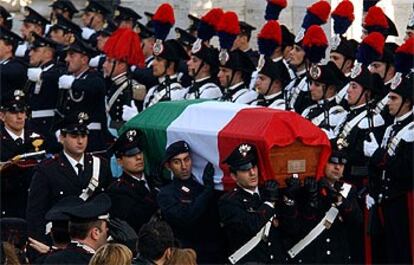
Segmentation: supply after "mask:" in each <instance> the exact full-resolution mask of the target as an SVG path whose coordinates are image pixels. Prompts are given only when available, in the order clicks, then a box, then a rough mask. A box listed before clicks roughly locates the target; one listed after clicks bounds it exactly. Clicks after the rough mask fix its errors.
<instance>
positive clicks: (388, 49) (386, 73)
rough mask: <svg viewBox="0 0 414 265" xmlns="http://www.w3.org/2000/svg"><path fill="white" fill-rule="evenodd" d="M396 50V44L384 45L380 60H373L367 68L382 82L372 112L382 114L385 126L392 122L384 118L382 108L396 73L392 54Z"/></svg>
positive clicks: (390, 119) (384, 114)
mask: <svg viewBox="0 0 414 265" xmlns="http://www.w3.org/2000/svg"><path fill="white" fill-rule="evenodd" d="M397 48H398V45H397V44H396V43H391V42H388V43H385V44H384V51H383V54H382V56H381V58H379V59H377V60H374V61H373V62H372V63H371V64H370V65H369V66H368V69H369V71H370V72H371V73H377V74H378V75H379V76H380V77H381V78H382V80H383V82H384V86H383V90H382V91H379V93H378V96H377V98H376V99H375V103H376V105H375V109H374V111H375V112H376V113H381V112H382V116H383V117H384V118H385V119H386V122H387V125H388V124H390V123H391V122H392V118H389V117H387V116H386V115H387V113H386V112H387V111H384V108H385V107H386V105H387V101H388V92H389V91H390V86H391V82H392V80H393V79H394V76H395V73H396V69H395V64H394V54H395V51H396V50H397ZM384 112H385V113H384ZM387 118H388V119H387Z"/></svg>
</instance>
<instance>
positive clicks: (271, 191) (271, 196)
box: [262, 180, 279, 202]
mask: <svg viewBox="0 0 414 265" xmlns="http://www.w3.org/2000/svg"><path fill="white" fill-rule="evenodd" d="M262 198H263V200H264V201H268V202H276V201H277V200H279V184H278V183H277V181H276V180H268V181H266V182H265V186H264V190H263V196H262Z"/></svg>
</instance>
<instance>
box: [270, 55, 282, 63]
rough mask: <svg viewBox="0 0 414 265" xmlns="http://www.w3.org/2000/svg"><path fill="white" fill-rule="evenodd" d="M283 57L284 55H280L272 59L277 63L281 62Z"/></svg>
mask: <svg viewBox="0 0 414 265" xmlns="http://www.w3.org/2000/svg"><path fill="white" fill-rule="evenodd" d="M282 59H283V56H280V57H277V58H274V59H272V61H273V62H275V63H277V62H279V61H280V60H282Z"/></svg>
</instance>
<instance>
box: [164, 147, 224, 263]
mask: <svg viewBox="0 0 414 265" xmlns="http://www.w3.org/2000/svg"><path fill="white" fill-rule="evenodd" d="M190 152H191V150H190V147H189V145H188V143H186V142H185V141H177V142H174V143H172V144H170V145H169V146H168V148H167V150H166V151H165V156H164V159H163V165H164V166H165V167H166V168H167V169H168V170H169V171H171V174H172V175H173V180H172V182H171V183H170V184H168V185H167V186H164V187H163V188H161V190H160V192H159V194H158V198H157V201H158V205H159V207H160V210H161V215H162V217H163V218H164V219H165V221H167V222H168V223H169V224H170V225H171V227H172V229H173V231H174V235H175V237H176V238H177V239H178V240H179V241H180V243H181V247H183V248H186V247H189V248H193V249H194V250H195V251H196V252H197V258H198V262H199V263H223V254H222V253H223V239H222V238H221V234H222V233H221V231H220V227H219V220H218V212H217V208H216V207H215V205H216V202H217V201H216V196H215V195H216V193H215V192H214V168H213V165H212V164H211V163H207V165H206V167H205V169H204V172H203V176H202V179H203V182H204V186H203V185H201V184H200V183H198V182H197V181H196V179H195V176H194V175H193V174H192V159H191V153H190Z"/></svg>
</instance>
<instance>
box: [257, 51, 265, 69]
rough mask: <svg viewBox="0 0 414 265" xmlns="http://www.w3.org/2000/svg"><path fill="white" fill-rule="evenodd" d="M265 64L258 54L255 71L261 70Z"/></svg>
mask: <svg viewBox="0 0 414 265" xmlns="http://www.w3.org/2000/svg"><path fill="white" fill-rule="evenodd" d="M265 63H266V59H265V57H264V55H263V54H260V57H259V61H258V62H257V71H260V70H262V68H263V66H264V65H265Z"/></svg>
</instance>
